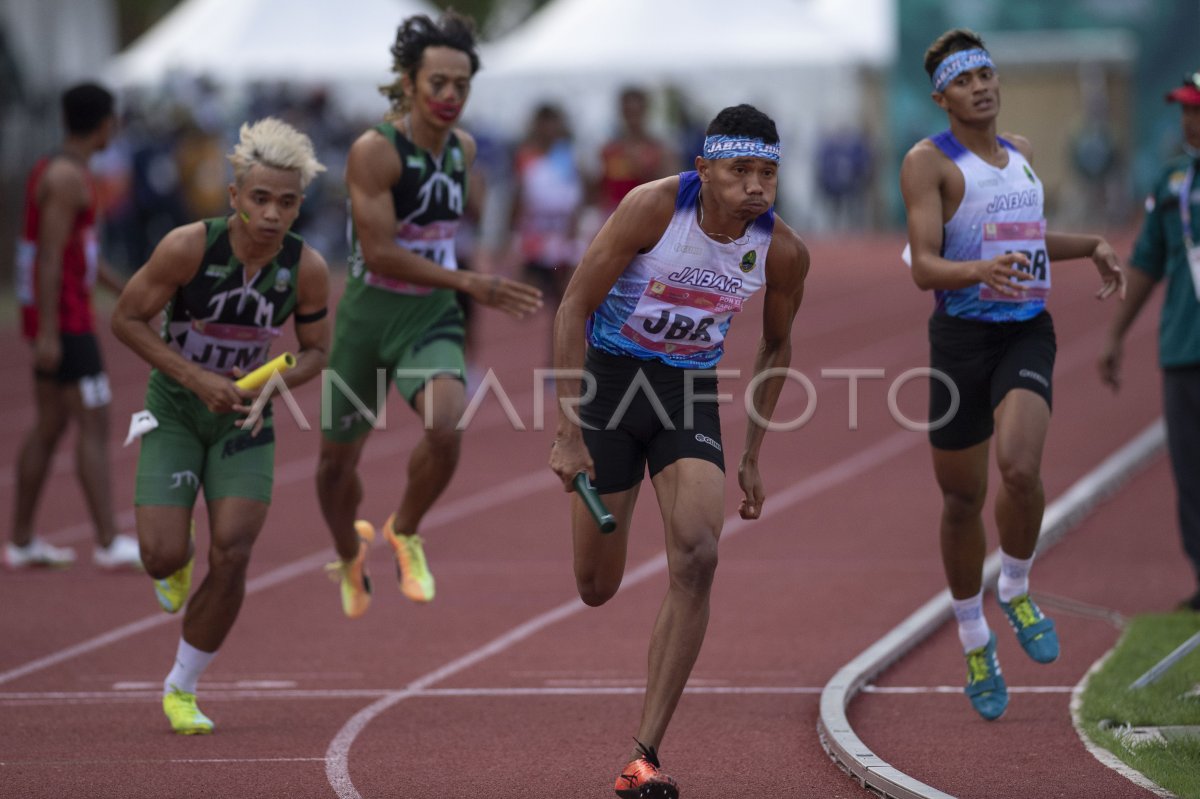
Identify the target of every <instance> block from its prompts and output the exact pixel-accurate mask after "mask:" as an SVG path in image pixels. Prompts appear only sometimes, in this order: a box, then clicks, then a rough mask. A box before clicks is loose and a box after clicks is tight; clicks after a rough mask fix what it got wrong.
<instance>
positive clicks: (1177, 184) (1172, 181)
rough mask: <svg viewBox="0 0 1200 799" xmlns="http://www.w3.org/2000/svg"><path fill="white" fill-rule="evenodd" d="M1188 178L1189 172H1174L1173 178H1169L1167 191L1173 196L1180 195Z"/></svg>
mask: <svg viewBox="0 0 1200 799" xmlns="http://www.w3.org/2000/svg"><path fill="white" fill-rule="evenodd" d="M1186 177H1187V172H1184V171H1183V170H1182V169H1181V170H1179V171H1177V172H1172V173H1171V177H1169V178H1167V191H1168V192H1170V193H1171V194H1178V193H1179V191H1180V189H1182V188H1183V179H1184V178H1186Z"/></svg>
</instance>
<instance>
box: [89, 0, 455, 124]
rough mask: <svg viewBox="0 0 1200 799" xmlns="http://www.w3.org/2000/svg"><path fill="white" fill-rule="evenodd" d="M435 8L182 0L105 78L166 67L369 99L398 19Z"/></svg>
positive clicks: (363, 2)
mask: <svg viewBox="0 0 1200 799" xmlns="http://www.w3.org/2000/svg"><path fill="white" fill-rule="evenodd" d="M437 13H438V11H437V9H436V8H435V7H434V6H433V5H432V4H430V3H427V2H426V1H425V0H353V2H348V3H339V2H329V0H184V2H182V3H180V4H179V5H178V6H176V7H175V8H174V9H173V10H172V11H171V12H170V13H169V14H167V15H166V16H165V17H163V19H162V20H161V21H160V22H159V23H158V24H157V25H155V26H154V27H153V28H151V29H150V30H149V31H147V32H146V33H145V34H144V35H142V36H141V37H140V38H139V39H138V40H137V41H135V42H134V43H133V44H132V45H130V46H129V47H128V48H127V49H126V50H124V51H123V52H121V53H120V54H118V56H117V57H116V58H115V59H113V61H112V62H111V64H110V65H109V69H108V72H107V74H106V77H107V78H108V79H109V80H111V81H112V82H113V83H114V84H116V85H118V86H122V87H135V86H143V87H145V86H157V85H160V84H161V83H162V82H163V81H164V80H165V79H166V78H167V76H168V75H169V74H170V73H172V72H179V73H187V74H194V75H205V76H208V77H209V78H211V79H213V80H214V81H215V82H216V83H218V84H220V85H223V86H234V87H237V86H243V85H244V84H247V83H251V82H256V81H268V82H269V81H280V80H287V81H294V82H300V83H314V84H323V85H329V86H336V87H339V90H340V91H346V92H350V95H351V96H352V97H371V96H373V95H374V89H375V87H376V86H378V85H380V84H383V83H386V82H387V81H389V80H390V76H391V66H392V57H391V54H390V52H389V48H390V47H391V45H392V42H393V41H394V40H395V36H396V27H397V26H398V25H399V24H400V21H401V20H403V19H404V18H405V17H407V16H410V15H412V14H431V15H435V16H436V15H437ZM383 103H384V101H383V100H382V98H379V99H377V100H376V104H377V105H380V106H382V105H383Z"/></svg>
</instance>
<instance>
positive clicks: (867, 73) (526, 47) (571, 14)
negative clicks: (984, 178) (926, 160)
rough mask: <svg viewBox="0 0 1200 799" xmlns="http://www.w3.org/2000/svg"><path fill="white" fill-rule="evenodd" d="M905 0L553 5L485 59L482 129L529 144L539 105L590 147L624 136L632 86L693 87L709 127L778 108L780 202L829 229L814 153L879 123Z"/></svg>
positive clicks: (613, 0) (803, 222)
mask: <svg viewBox="0 0 1200 799" xmlns="http://www.w3.org/2000/svg"><path fill="white" fill-rule="evenodd" d="M895 5H896V4H895V0H855V2H847V0H755V1H754V2H752V3H750V4H749V5H746V6H739V5H738V4H736V3H733V2H730V1H729V0H553V2H551V3H550V4H549V5H547V6H546V7H545V8H543V9H542V10H541V11H539V12H538V13H536V14H535V15H533V16H532V17H531V18H530V19H529V20H528V21H526V22H525V23H524V24H523V25H522V26H520V27H519V28H517V29H516V30H515V31H513V32H512V33H511V34H509V35H508V36H507V37H505V38H503V39H501V40H499V41H497V42H495V43H494V44H491V45H489V46H487V47H485V48H484V50H483V70H482V71H481V72H480V73H479V75H478V76H477V77H476V79H475V84H474V87H473V90H472V96H471V101H470V105H469V108H468V113H469V118H470V120H477V121H478V122H479V123H481V124H486V125H488V126H489V127H491V128H493V129H495V130H498V131H500V132H502V133H504V134H507V135H510V136H513V135H519V134H520V133H521V131H522V130H523V129H524V127H525V125H526V120H527V118H528V116H529V114H530V112H531V110H532V109H533V107H534V106H535V105H536V104H537V103H539V102H542V101H553V102H556V103H558V104H559V105H561V106H562V107H563V108H564V109H565V110H566V112H567V113H568V115H569V117H570V119H571V121H572V127H573V129H574V131H575V134H576V138H577V141H578V143H579V146H580V147H581V149H583V150H585V151H586V150H594V149H595V148H596V147H597V146H598V145H599V143H600V142H601V141H602V140H603V139H605V138H607V136H609V135H610V134H611V133H613V132H614V130H615V126H616V124H617V118H616V105H617V93H618V92H619V90H620V88H621V87H622V86H624V85H627V84H637V85H641V86H644V87H646V88H647V89H650V90H651V91H653V90H655V89H657V88H661V87H665V86H671V87H674V88H675V89H678V90H680V91H681V92H682V93H683V94H684V95H685V96H686V97H687V98H688V99H689V100H690V102H691V103H692V104H693V105H694V106H695V107H696V108H697V109H698V110H700V111H702V112H703V115H704V116H705V119H704V120H703V121H704V122H707V121H708V119H710V118H711V117H712V116H713V115H714V114H715V113H716V112H717V111H719V110H720V109H721V108H723V107H725V106H727V105H736V104H738V103H743V102H746V103H750V104H752V105H755V106H757V107H759V108H760V109H762V110H763V111H765V112H766V113H768V114H769V115H770V116H771V117H772V118H773V119H775V121H776V123H777V124H778V127H779V132H780V136H781V138H782V141H783V146H784V156H783V159H784V161H783V164H782V166H781V170H780V183H781V185H780V195H781V196H780V205H781V206H782V209H783V210H784V211H785V212H786V213H787V217H786V218H787V220H788V221H789V222H791V223H792V224H796V225H800V226H804V227H807V228H810V229H811V228H812V227H820V226H821V225H822V223H823V222H824V217H823V212H822V211H821V210H820V209H819V208H818V207H817V206H818V204H817V203H816V202H814V200H815V191H816V189H815V181H814V172H815V170H814V164H813V158H814V149H815V146H816V143H817V140H818V137H819V136H820V135H821V134H822V133H823V132H826V131H829V130H833V129H837V128H845V127H853V128H862V127H863V126H864V124H866V120H867V118H868V117H878V116H879V115H880V112H879V110H878V109H873V108H871V107H869V103H870V101H869V100H868V99H867V98H868V95H867V94H866V93H865V92H864V89H865V88H866V84H867V82H869V81H870V80H871V79H872V76H875V78H876V81H875V82H876V85H878V76H879V75H880V74H881V73H882V71H883V70H886V69H887V68H888V67H890V66H891V64H892V62H893V61H894V59H895V55H896V50H897V46H898V37H897V32H896V28H897V20H896V9H895Z"/></svg>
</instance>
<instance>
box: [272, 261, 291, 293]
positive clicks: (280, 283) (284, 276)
mask: <svg viewBox="0 0 1200 799" xmlns="http://www.w3.org/2000/svg"><path fill="white" fill-rule="evenodd" d="M291 282H292V270H290V269H288V268H286V267H285V268H282V269H280V270H279V271H278V272H276V273H275V290H276V291H287V288H288V284H290V283H291Z"/></svg>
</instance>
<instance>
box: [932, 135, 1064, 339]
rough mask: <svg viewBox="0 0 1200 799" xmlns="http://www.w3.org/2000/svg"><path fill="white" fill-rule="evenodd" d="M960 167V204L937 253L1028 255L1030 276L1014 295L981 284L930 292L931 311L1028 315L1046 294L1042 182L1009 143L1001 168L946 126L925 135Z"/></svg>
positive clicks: (1007, 318)
mask: <svg viewBox="0 0 1200 799" xmlns="http://www.w3.org/2000/svg"><path fill="white" fill-rule="evenodd" d="M930 141H932V142H933V143H934V144H936V145H937V147H938V149H939V150H941V151H942V152H943V153H944V154H945V155H946V157H947V158H949V159H950V160H951V161H953V162H954V165H955V166H957V167H958V168H959V170H961V171H962V175H963V184H964V186H965V189H964V192H963V198H962V203H961V204H960V205H959V206H958V210H957V211H955V212H954V216H952V217H951V218H950V221H949V222H947V223H946V225H945V227H944V229H943V242H942V257H944V258H947V259H949V260H951V261H976V260H991V259H992V258H994V257H996V256H997V255H1002V254H1004V253H1007V252H1014V251H1017V252H1023V253H1025V255H1026V256H1027V257H1028V258H1029V267H1028V268H1027V270H1026V271H1029V272H1030V273H1032V274H1033V275H1034V278H1035V279H1034V280H1031V281H1026V282H1025V283H1024V286H1025V287H1026V289H1027V290H1026V292H1025V294H1024V296H1023V297H1021V298H1019V299H1014V298H1009V297H1007V296H1006V295H1003V294H1000V293H998V292H996V291H995V290H993V289H991V288H989V287H988V286H986V285H985V284H983V283H978V284H976V285H974V286H968V287H967V288H963V289H954V290H945V291H944V290H936V291H935V292H934V296H935V297H936V300H937V306H936V308H935V310H934V313H937V314H948V315H950V316H957V317H960V318H963V319H979V320H982V321H985V322H1018V321H1021V320H1024V319H1032V318H1033V317H1035V316H1037V315H1038V314H1039V313H1041V312H1042V309H1044V308H1045V307H1046V296H1047V295H1048V294H1049V293H1050V259H1049V257H1048V256H1047V254H1046V218H1045V216H1044V213H1043V198H1044V196H1045V193H1044V192H1043V190H1042V181H1041V180H1039V179H1038V176H1037V175H1036V174H1035V173H1034V171H1033V168H1032V167H1031V166H1030V165H1029V162H1028V161H1026V160H1025V156H1023V155H1021V152H1020V151H1019V150H1018V149H1017V148H1016V147H1015V146H1013V144H1012V142H1009V141H1006V140H1005V139H1000V140H999V141H1000V143H1001V144H1002V145H1004V147H1005V148H1006V149H1007V150H1008V164H1007V165H1006V166H1005V167H1004V168H1003V169H1001V168H1000V167H996V166H993V165H991V164H989V163H988V162H986V161H984V160H983V159H982V158H980V157H979V156H977V155H975V154H974V153H973V152H971V151H970V150H968V149H967V148H966V147H964V146H963V145H962V144H961V143H960V142H959V141H958V139H956V138H955V137H954V134H953V133H951V132H950V131H949V130H946V131H943V132H942V133H939V134H938V135H936V136H934V137H932V138H931V139H930Z"/></svg>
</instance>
